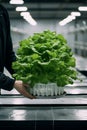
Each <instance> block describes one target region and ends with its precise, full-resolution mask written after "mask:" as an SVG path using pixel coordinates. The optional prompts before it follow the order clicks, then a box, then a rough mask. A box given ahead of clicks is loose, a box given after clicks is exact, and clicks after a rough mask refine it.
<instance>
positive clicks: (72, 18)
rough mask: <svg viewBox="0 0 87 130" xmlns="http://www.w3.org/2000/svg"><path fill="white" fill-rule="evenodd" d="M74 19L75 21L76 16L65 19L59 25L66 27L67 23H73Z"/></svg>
mask: <svg viewBox="0 0 87 130" xmlns="http://www.w3.org/2000/svg"><path fill="white" fill-rule="evenodd" d="M74 19H75V16H73V15H69V16H67V17H66V18H65V19H63V20H62V21H60V22H59V25H61V26H64V25H66V24H67V23H69V22H71V21H72V20H74Z"/></svg>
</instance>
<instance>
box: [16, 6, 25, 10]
mask: <svg viewBox="0 0 87 130" xmlns="http://www.w3.org/2000/svg"><path fill="white" fill-rule="evenodd" d="M16 11H27V7H25V6H22V7H16Z"/></svg>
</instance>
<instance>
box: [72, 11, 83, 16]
mask: <svg viewBox="0 0 87 130" xmlns="http://www.w3.org/2000/svg"><path fill="white" fill-rule="evenodd" d="M71 15H73V16H81V13H80V12H71Z"/></svg>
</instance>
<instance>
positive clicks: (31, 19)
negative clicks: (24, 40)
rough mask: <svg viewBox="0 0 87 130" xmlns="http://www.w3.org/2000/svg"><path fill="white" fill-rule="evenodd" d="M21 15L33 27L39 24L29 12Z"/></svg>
mask: <svg viewBox="0 0 87 130" xmlns="http://www.w3.org/2000/svg"><path fill="white" fill-rule="evenodd" d="M20 15H21V16H23V18H24V19H25V20H26V21H27V22H28V23H30V24H31V25H34V26H35V25H37V22H36V21H35V20H34V19H33V18H32V16H31V14H30V13H29V12H21V13H20Z"/></svg>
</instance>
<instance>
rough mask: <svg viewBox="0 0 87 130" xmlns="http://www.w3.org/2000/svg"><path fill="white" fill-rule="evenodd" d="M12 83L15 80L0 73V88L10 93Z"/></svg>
mask: <svg viewBox="0 0 87 130" xmlns="http://www.w3.org/2000/svg"><path fill="white" fill-rule="evenodd" d="M14 82H15V79H12V78H10V77H8V76H6V75H5V74H3V73H1V72H0V88H2V89H4V90H8V91H10V90H12V89H13V86H14Z"/></svg>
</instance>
